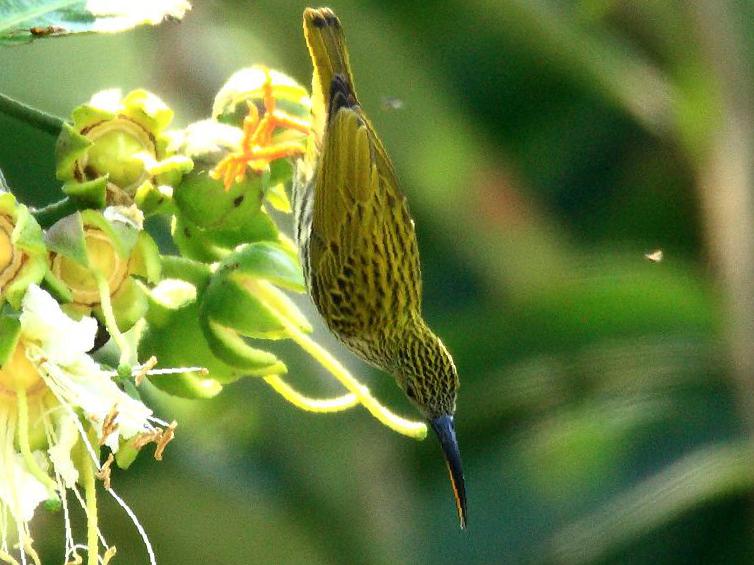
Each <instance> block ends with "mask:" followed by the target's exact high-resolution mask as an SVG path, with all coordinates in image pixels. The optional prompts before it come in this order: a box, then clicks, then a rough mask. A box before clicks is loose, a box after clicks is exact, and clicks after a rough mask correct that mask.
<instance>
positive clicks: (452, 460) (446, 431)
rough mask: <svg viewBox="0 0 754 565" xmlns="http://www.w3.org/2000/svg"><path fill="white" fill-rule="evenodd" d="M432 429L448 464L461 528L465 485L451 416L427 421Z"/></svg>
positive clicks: (462, 526) (463, 516)
mask: <svg viewBox="0 0 754 565" xmlns="http://www.w3.org/2000/svg"><path fill="white" fill-rule="evenodd" d="M429 423H430V425H431V426H432V429H433V430H435V433H436V434H437V439H439V440H440V445H441V446H442V453H443V455H444V456H445V462H446V463H447V465H448V473H449V474H450V483H451V485H452V486H453V495H454V496H455V499H456V509H457V510H458V519H459V520H460V521H461V529H462V530H464V529H466V485H465V483H464V481H463V467H462V465H461V452H460V451H459V449H458V440H457V439H456V428H455V425H454V424H453V416H440V417H438V418H435V419H433V420H430V421H429Z"/></svg>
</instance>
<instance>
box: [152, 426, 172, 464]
mask: <svg viewBox="0 0 754 565" xmlns="http://www.w3.org/2000/svg"><path fill="white" fill-rule="evenodd" d="M176 427H178V422H176V421H175V420H173V421H172V422H170V425H168V427H167V428H165V430H164V431H162V433H161V434H160V437H159V438H158V439H157V449H155V450H154V458H155V459H156V460H157V461H162V454H163V452H164V451H165V448H166V447H167V445H168V444H169V443H170V442H171V441H173V438H174V437H175V428H176Z"/></svg>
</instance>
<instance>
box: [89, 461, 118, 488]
mask: <svg viewBox="0 0 754 565" xmlns="http://www.w3.org/2000/svg"><path fill="white" fill-rule="evenodd" d="M113 461H115V458H114V457H113V454H112V453H108V454H107V461H105V462H104V463H103V464H102V467H101V468H100V470H99V471H98V472H97V473H95V475H94V476H95V477H97V478H98V479H99V480H100V481H102V482H103V483H104V485H105V489H107V490H110V466H111V465H112V464H113Z"/></svg>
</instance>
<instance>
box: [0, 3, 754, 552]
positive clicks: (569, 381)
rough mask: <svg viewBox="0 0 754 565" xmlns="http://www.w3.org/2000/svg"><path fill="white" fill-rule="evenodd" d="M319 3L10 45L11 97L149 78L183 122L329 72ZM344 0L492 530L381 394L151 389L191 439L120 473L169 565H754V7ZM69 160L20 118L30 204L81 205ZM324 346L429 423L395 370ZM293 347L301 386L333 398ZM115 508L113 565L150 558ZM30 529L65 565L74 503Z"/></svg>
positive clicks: (62, 99)
mask: <svg viewBox="0 0 754 565" xmlns="http://www.w3.org/2000/svg"><path fill="white" fill-rule="evenodd" d="M305 5H306V4H304V3H301V2H295V1H292V0H282V1H281V0H275V1H273V0H267V1H259V0H255V1H248V2H241V1H230V0H227V1H201V0H197V1H196V2H195V6H194V10H193V11H192V12H190V13H189V14H188V15H187V17H186V18H185V20H184V22H182V23H180V24H177V23H173V22H167V23H165V24H164V25H162V26H159V27H157V28H151V29H148V28H142V29H139V30H137V31H135V32H132V33H126V34H122V35H114V36H108V37H105V36H86V37H80V38H63V39H45V40H40V41H36V42H34V43H33V44H29V45H24V46H20V47H15V48H6V49H3V50H0V92H3V93H5V94H8V95H10V96H14V97H16V98H18V99H20V100H23V101H25V102H27V103H29V104H31V105H33V106H36V107H39V108H42V109H44V110H46V111H49V112H53V113H56V114H58V115H62V116H66V115H68V113H69V112H70V110H71V109H72V108H73V107H74V106H76V105H77V104H79V103H81V102H83V101H84V100H86V99H88V97H89V96H90V95H91V94H92V93H94V92H95V91H97V90H100V89H103V88H109V87H116V86H117V87H121V88H123V89H124V90H128V89H131V88H134V87H146V88H148V89H150V90H152V91H154V92H156V93H157V94H159V95H160V96H162V97H163V98H164V99H165V101H166V102H168V103H169V104H170V105H172V106H173V108H175V110H176V114H177V118H176V125H178V126H183V125H186V124H188V123H190V122H191V121H194V120H197V119H200V118H203V117H206V116H208V114H209V111H210V106H211V101H212V98H213V96H214V93H215V92H216V91H217V90H218V89H219V88H220V86H221V85H222V83H223V82H224V81H225V79H226V78H227V77H228V76H229V75H230V74H231V73H232V72H233V71H235V70H236V69H238V68H240V67H243V66H247V65H250V64H252V63H266V64H268V65H270V66H273V67H276V68H279V69H280V70H283V71H285V72H287V73H289V74H291V75H292V76H294V77H295V78H297V79H298V80H299V81H300V82H301V83H303V84H306V85H308V84H309V82H310V76H311V69H310V63H309V60H308V55H307V52H306V49H305V45H304V40H303V36H302V31H301V12H302V10H303V8H304V7H305ZM330 6H331V7H332V8H333V9H335V11H336V12H337V14H338V15H339V16H340V18H341V20H342V22H343V24H344V27H345V29H346V34H347V37H348V40H349V47H350V51H351V60H352V65H353V68H354V72H355V75H356V86H357V88H358V91H359V94H360V98H361V100H362V103H363V105H364V107H365V108H366V109H367V111H368V112H369V114H370V116H371V118H372V120H373V122H374V123H375V126H376V128H377V130H378V131H379V132H380V133H381V135H382V137H383V139H384V141H385V143H386V145H387V147H388V150H389V152H390V154H391V156H392V158H393V160H394V161H395V163H396V166H397V168H398V172H399V176H400V178H401V180H402V182H403V188H404V190H405V192H406V193H407V195H408V197H409V201H410V203H411V207H412V211H413V213H414V215H415V217H416V223H417V229H418V232H419V242H420V247H421V251H422V258H423V270H424V282H425V309H426V317H427V318H428V320H429V321H430V323H431V324H432V325H433V327H435V328H436V330H437V332H438V333H439V334H440V335H442V336H443V338H444V340H445V342H446V344H447V345H448V347H449V349H450V350H451V351H452V352H453V354H454V356H455V360H456V363H457V365H458V368H459V371H460V374H461V379H462V388H461V393H460V397H459V401H458V413H457V418H456V421H457V429H458V436H459V440H460V442H461V447H462V452H463V455H464V463H465V468H466V480H467V488H468V495H469V529H468V531H466V532H461V531H459V530H458V526H457V521H456V517H455V510H454V508H453V503H452V496H451V492H450V486H449V484H448V481H447V475H446V471H445V468H444V465H443V462H442V459H441V456H440V451H439V447H438V446H437V445H436V444H435V442H434V440H433V439H431V438H430V439H428V440H427V441H425V442H423V443H416V442H413V441H411V440H408V439H405V438H403V437H400V436H397V435H395V434H393V433H391V432H390V431H388V430H387V429H385V428H384V427H382V426H380V425H379V424H378V423H377V422H376V421H375V420H373V419H372V418H371V417H370V416H369V415H368V414H367V413H366V411H365V410H363V409H355V410H352V411H350V412H348V413H345V414H340V415H329V416H315V415H311V414H306V413H301V412H299V411H297V410H296V409H295V408H293V407H291V406H290V405H288V404H286V403H285V402H284V401H283V400H282V399H281V398H280V397H278V396H277V395H275V394H274V393H273V392H272V391H271V389H269V388H268V387H267V386H266V385H264V383H262V382H260V381H256V380H253V379H249V380H245V381H241V382H239V383H237V384H235V385H232V386H229V387H227V388H226V389H225V390H224V391H223V393H222V394H221V395H220V396H219V397H217V398H215V399H213V400H211V401H204V402H201V401H193V402H189V401H177V400H175V399H170V398H167V397H166V396H165V395H161V394H159V393H157V392H154V393H153V394H152V404H153V405H155V406H157V409H158V412H159V414H160V415H161V416H163V417H164V418H166V419H171V418H173V417H176V418H177V419H178V420H179V428H178V438H177V440H176V441H175V442H174V443H173V444H172V445H171V446H170V448H169V449H168V452H167V458H166V461H164V462H162V463H157V462H155V461H153V460H151V459H150V458H149V457H148V456H144V455H143V456H142V457H141V458H140V459H139V461H137V463H136V464H135V465H134V467H132V469H131V470H130V471H129V472H128V473H116V474H115V475H114V483H113V484H114V487H115V488H116V490H118V491H119V493H120V494H121V495H122V496H123V497H124V498H125V499H126V500H127V501H128V502H129V503H130V504H131V505H132V507H133V508H134V510H135V511H136V513H137V515H138V516H139V517H140V519H141V521H142V522H143V524H144V526H145V528H146V530H147V532H149V535H150V538H151V540H152V543H153V544H154V546H155V550H156V553H157V557H158V562H159V563H161V564H163V565H174V564H185V565H189V564H205V563H240V564H247V563H248V564H251V563H374V564H388V563H391V564H392V563H595V562H596V563H649V562H652V563H657V562H660V563H696V562H699V563H751V562H752V561H754V448H752V439H753V438H754V233H753V232H754V200H753V199H752V196H753V192H752V189H753V188H754V168H753V165H752V164H753V163H754V159H752V157H754V116H753V112H754V78H753V76H754V74H753V73H752V68H753V67H754V65H753V64H752V63H753V62H754V33H752V29H754V28H753V26H754V4H752V3H751V2H750V1H748V0H635V1H629V0H626V1H620V0H613V1H611V0H465V1H460V0H450V1H447V2H427V1H421V0H401V1H399V0H388V1H385V0H371V1H356V0H352V1H348V0H337V1H335V2H333V3H331V4H330ZM386 98H397V99H399V100H401V101H402V102H403V107H402V108H400V109H394V108H393V109H390V108H389V106H390V105H389V104H385V99H386ZM19 140H20V141H19ZM52 150H53V140H52V139H51V138H50V137H49V136H47V135H46V134H43V133H37V132H34V131H33V130H31V129H29V128H28V126H25V125H22V124H20V123H18V122H15V121H11V120H10V119H7V118H2V117H0V169H2V170H3V171H4V173H5V174H6V176H7V177H8V181H9V183H10V185H11V186H12V187H13V188H14V189H16V190H17V191H18V192H19V194H24V195H26V196H27V198H26V201H27V203H30V204H43V203H46V202H50V201H52V200H55V199H57V197H58V192H57V191H58V184H57V183H56V181H55V180H54V172H53V153H52ZM288 222H289V219H284V220H283V225H284V227H285V228H286V229H287V230H288V231H290V224H289V223H288ZM656 249H661V250H662V251H663V253H664V259H663V260H662V261H661V262H659V263H655V262H651V261H649V260H647V259H646V258H645V254H646V253H649V252H652V251H654V250H656ZM309 312H310V313H311V309H310V310H309ZM311 318H312V320H314V321H316V322H318V320H317V319H316V317H315V316H314V315H313V314H312V316H311ZM316 336H317V337H318V339H319V340H320V341H321V342H323V343H325V344H327V345H328V346H329V347H330V348H331V349H332V350H333V351H335V352H336V353H337V354H338V356H339V358H340V359H342V360H343V361H344V362H346V363H347V365H348V366H349V367H351V368H352V369H353V370H354V371H355V372H356V373H357V374H359V375H361V376H363V378H364V379H365V380H367V381H368V382H369V383H370V386H372V388H373V390H374V391H375V393H376V394H377V395H378V397H379V398H381V399H384V401H385V402H386V403H387V404H389V405H391V406H394V407H395V408H396V409H397V410H398V411H400V412H402V413H404V414H406V415H413V412H412V409H411V407H410V406H409V404H408V402H407V401H405V399H404V398H403V397H402V395H401V393H400V392H399V391H398V389H397V388H396V387H395V385H394V383H393V382H392V380H391V379H389V378H387V377H385V376H384V375H379V374H377V373H376V372H375V371H373V370H371V369H369V368H367V367H366V366H364V365H361V364H359V363H358V361H357V360H355V359H354V358H353V356H352V355H350V354H349V353H348V352H346V351H345V350H344V349H342V348H340V347H339V346H338V345H337V344H336V343H335V342H334V340H333V339H332V338H331V337H330V336H329V335H328V334H327V332H326V331H325V330H324V329H323V327H322V325H321V324H319V325H318V326H317V333H316ZM283 349H284V351H283V352H282V355H284V358H285V359H286V360H287V361H288V362H289V366H290V368H291V380H292V381H293V382H295V384H296V385H297V386H298V387H299V388H301V389H302V390H305V391H308V392H310V393H312V394H314V393H320V394H322V393H329V392H332V391H334V390H336V389H335V388H334V385H332V384H331V380H330V379H329V378H328V377H327V376H326V375H324V374H323V373H322V372H321V370H320V369H319V367H317V366H316V365H314V364H313V363H312V362H311V361H310V360H309V359H307V358H306V357H305V356H304V355H302V354H301V353H300V352H299V351H298V350H296V349H295V347H288V348H285V346H284V347H283ZM145 455H146V454H145ZM101 503H102V508H103V510H102V517H101V519H102V522H103V529H104V533H105V535H106V537H107V539H108V541H109V542H110V543H114V544H115V545H117V547H118V558H117V559H116V563H128V564H130V563H144V562H146V554H145V551H144V549H143V546H142V545H141V542H140V541H139V539H138V536H137V535H136V532H135V529H134V527H133V526H132V525H131V524H130V523H129V521H128V519H127V517H126V516H125V514H124V513H123V512H122V511H121V510H120V509H119V508H118V507H117V506H116V505H115V504H114V503H112V502H111V501H109V500H106V498H105V497H104V496H103V497H102V500H101ZM79 518H80V517H79ZM79 532H80V534H83V529H82V528H81V527H80V528H79ZM33 533H34V535H35V538H36V541H37V545H38V546H39V547H41V548H42V549H43V551H44V555H45V563H47V562H48V561H49V562H51V563H52V562H55V563H57V562H58V561H59V559H60V555H62V553H61V547H62V539H63V534H62V521H61V519H60V517H59V516H57V515H49V514H47V515H46V514H44V513H40V518H38V519H37V521H36V524H35V530H34V532H33ZM58 542H60V544H58Z"/></svg>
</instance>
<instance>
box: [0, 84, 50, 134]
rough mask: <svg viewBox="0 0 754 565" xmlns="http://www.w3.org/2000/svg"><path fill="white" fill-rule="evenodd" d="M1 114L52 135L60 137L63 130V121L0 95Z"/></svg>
mask: <svg viewBox="0 0 754 565" xmlns="http://www.w3.org/2000/svg"><path fill="white" fill-rule="evenodd" d="M0 114H5V115H6V116H10V117H11V118H16V119H17V120H19V121H22V122H24V123H25V124H29V125H30V126H32V127H33V128H36V129H38V130H40V131H43V132H45V133H49V134H50V135H55V136H56V135H58V134H59V133H60V130H61V129H63V123H64V122H63V119H62V118H58V117H57V116H53V115H52V114H47V113H46V112H43V111H41V110H37V109H36V108H32V107H31V106H28V105H26V104H24V103H23V102H19V101H18V100H14V99H13V98H11V97H9V96H6V95H5V94H0Z"/></svg>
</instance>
